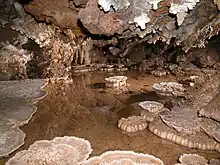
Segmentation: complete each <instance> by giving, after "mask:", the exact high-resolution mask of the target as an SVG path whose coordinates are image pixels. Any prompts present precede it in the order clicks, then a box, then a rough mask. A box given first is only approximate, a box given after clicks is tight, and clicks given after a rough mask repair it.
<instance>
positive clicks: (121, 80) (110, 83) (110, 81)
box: [105, 76, 128, 88]
mask: <svg viewBox="0 0 220 165" xmlns="http://www.w3.org/2000/svg"><path fill="white" fill-rule="evenodd" d="M127 79H128V78H127V77H126V76H113V77H108V78H105V82H106V87H110V88H111V87H120V86H126V84H127V83H126V81H127Z"/></svg>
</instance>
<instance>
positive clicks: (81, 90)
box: [0, 71, 219, 165]
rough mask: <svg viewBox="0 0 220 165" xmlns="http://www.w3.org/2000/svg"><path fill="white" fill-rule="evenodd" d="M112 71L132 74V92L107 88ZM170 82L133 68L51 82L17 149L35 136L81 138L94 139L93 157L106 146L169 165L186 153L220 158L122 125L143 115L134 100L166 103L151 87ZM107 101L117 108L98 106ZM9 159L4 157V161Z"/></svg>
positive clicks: (171, 78) (129, 79)
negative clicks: (128, 131)
mask: <svg viewBox="0 0 220 165" xmlns="http://www.w3.org/2000/svg"><path fill="white" fill-rule="evenodd" d="M112 75H126V76H128V84H129V85H130V86H129V87H128V88H129V91H128V92H126V93H123V94H118V95H116V94H114V93H112V92H111V91H108V90H105V89H104V78H105V77H108V76H112ZM169 80H175V78H174V77H170V76H167V77H163V78H158V77H154V76H151V75H146V74H139V73H137V72H132V71H130V72H127V73H114V74H113V73H86V74H81V75H76V76H74V81H73V83H72V84H49V85H48V86H47V87H46V89H45V90H46V91H47V92H48V96H47V97H45V98H44V99H43V100H41V101H40V102H39V103H38V104H37V105H38V111H37V112H36V113H35V115H34V116H33V118H32V119H31V120H30V122H29V123H28V124H27V125H25V126H23V127H21V129H22V130H23V131H24V132H25V133H26V139H25V144H24V146H22V147H21V148H20V149H18V150H17V151H16V152H18V151H20V150H23V149H27V148H28V146H29V145H30V144H32V143H34V141H36V140H43V139H45V140H46V139H47V140H50V139H53V138H54V137H57V136H78V137H83V138H85V139H87V140H89V141H90V143H91V145H92V148H93V152H92V155H91V156H93V155H99V154H101V153H102V152H104V151H107V150H132V151H135V152H142V153H148V154H151V155H154V156H156V157H158V158H160V159H161V160H163V161H164V163H165V165H173V164H175V163H177V160H178V158H179V157H180V155H181V154H183V153H197V154H199V155H201V156H204V157H205V158H207V159H211V158H219V153H217V152H214V151H202V150H195V149H189V148H186V147H182V146H179V145H177V144H174V143H172V142H169V141H167V140H163V139H161V138H159V137H157V136H156V135H154V134H152V133H151V132H150V131H148V130H144V131H143V132H140V133H137V134H125V133H123V132H122V131H121V130H120V129H118V128H117V121H118V120H119V119H120V118H122V117H128V116H130V115H135V114H138V113H139V112H137V111H136V110H135V109H133V108H132V107H131V106H129V104H131V103H134V102H137V101H143V100H157V101H163V100H162V98H159V97H158V96H157V95H156V94H155V93H154V92H152V89H151V87H152V85H153V84H154V83H156V82H161V81H169ZM106 105H114V108H112V109H111V111H108V110H105V109H101V108H97V107H101V106H106ZM16 152H14V153H13V154H11V155H10V157H12V156H13V155H14V154H15V153H16ZM10 157H9V158H10ZM6 161H7V159H0V164H4V163H5V162H6Z"/></svg>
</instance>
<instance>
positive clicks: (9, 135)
mask: <svg viewBox="0 0 220 165" xmlns="http://www.w3.org/2000/svg"><path fill="white" fill-rule="evenodd" d="M45 85H46V83H45V82H44V81H43V80H23V81H0V88H1V91H0V109H1V112H0V137H1V145H0V157H2V156H7V155H9V154H10V153H12V152H13V151H15V150H16V149H18V148H19V147H20V146H22V145H23V144H24V138H25V133H24V132H23V131H21V130H20V128H19V127H20V126H22V125H24V124H27V123H28V121H29V120H30V119H31V118H32V115H33V114H34V113H35V112H36V111H37V107H36V106H35V105H33V103H36V101H38V100H39V99H42V98H43V97H45V95H46V92H44V91H42V88H43V87H44V86H45Z"/></svg>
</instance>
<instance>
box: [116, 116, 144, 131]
mask: <svg viewBox="0 0 220 165" xmlns="http://www.w3.org/2000/svg"><path fill="white" fill-rule="evenodd" d="M118 127H119V128H120V129H121V130H123V131H125V132H128V133H135V132H138V131H143V130H144V129H146V128H147V122H146V120H145V119H143V118H142V117H140V116H130V117H128V118H121V119H120V120H119V121H118Z"/></svg>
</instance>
